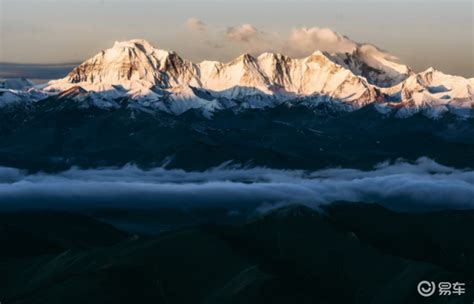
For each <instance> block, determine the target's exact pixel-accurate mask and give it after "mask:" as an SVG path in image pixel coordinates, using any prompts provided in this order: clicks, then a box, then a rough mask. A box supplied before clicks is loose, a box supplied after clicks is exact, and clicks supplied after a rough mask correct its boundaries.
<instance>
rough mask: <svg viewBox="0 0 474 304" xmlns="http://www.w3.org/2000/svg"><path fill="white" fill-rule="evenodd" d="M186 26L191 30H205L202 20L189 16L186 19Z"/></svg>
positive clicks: (205, 26)
mask: <svg viewBox="0 0 474 304" xmlns="http://www.w3.org/2000/svg"><path fill="white" fill-rule="evenodd" d="M186 27H187V28H189V29H191V30H196V31H201V32H206V31H207V25H206V23H204V21H202V20H200V19H197V18H194V17H191V18H189V19H188V20H186Z"/></svg>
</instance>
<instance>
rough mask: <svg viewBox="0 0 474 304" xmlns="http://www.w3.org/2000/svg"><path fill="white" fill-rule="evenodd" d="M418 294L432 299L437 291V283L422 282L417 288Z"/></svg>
mask: <svg viewBox="0 0 474 304" xmlns="http://www.w3.org/2000/svg"><path fill="white" fill-rule="evenodd" d="M417 290H418V293H419V294H420V296H422V297H426V298H427V297H431V296H432V295H434V293H435V291H436V284H435V282H428V281H421V282H420V283H418V287H417Z"/></svg>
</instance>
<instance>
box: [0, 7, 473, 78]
mask: <svg viewBox="0 0 474 304" xmlns="http://www.w3.org/2000/svg"><path fill="white" fill-rule="evenodd" d="M473 15H474V11H473V1H471V0H457V1H456V0H454V1H436V0H434V1H433V0H432V1H427V0H412V1H408V0H391V1H380V0H379V1H367V0H366V1H347V0H346V1H337V0H336V1H302V0H293V1H289V0H288V1H281V0H280V1H265V0H263V1H258V0H254V1H249V0H243V1H242V0H240V1H236V0H221V1H217V0H215V1H209V0H208V1H199V0H195V1H192V0H187V1H184V0H173V1H164V0H163V1H151V0H139V1H125V0H0V63H35V64H52V63H55V64H58V63H71V62H81V61H83V60H85V59H87V58H89V57H91V56H92V55H94V54H96V53H98V52H99V51H100V50H102V49H106V48H109V47H111V46H112V45H113V42H114V41H116V40H127V39H133V38H144V39H147V40H148V41H150V42H151V43H152V44H153V45H154V46H155V47H157V48H162V49H168V50H175V51H177V52H178V53H179V54H180V55H181V56H182V57H184V58H187V59H190V60H193V61H201V60H204V59H213V60H221V61H229V60H231V59H232V58H234V57H236V56H238V55H240V54H241V53H243V52H248V53H255V54H256V53H259V52H262V51H275V52H282V53H288V55H290V56H303V55H305V54H306V53H308V52H309V53H311V52H312V51H314V50H311V48H312V47H314V45H312V44H308V43H300V44H298V43H296V44H295V41H296V40H297V39H304V38H305V37H306V36H305V35H310V34H311V35H316V36H317V37H320V36H318V35H321V33H323V34H322V35H323V36H324V35H326V34H324V33H327V32H326V31H325V29H326V28H329V29H332V30H333V31H336V32H337V33H339V34H341V35H344V36H347V37H348V38H349V39H351V40H352V41H356V42H359V43H371V44H374V45H376V46H377V47H379V48H381V49H383V50H385V51H387V52H389V53H390V54H392V55H394V56H396V57H398V58H399V61H400V62H402V63H405V64H408V65H409V66H411V67H413V68H414V69H415V71H421V70H424V69H426V68H428V67H430V66H433V67H435V68H437V69H439V70H441V71H443V72H446V73H449V74H456V75H462V76H467V77H474V38H473V36H474V34H473V32H474V23H473V18H474V17H473ZM302 35H303V38H302ZM312 37H313V36H312ZM313 38H314V37H313ZM5 66H6V65H5V64H3V65H0V69H2V67H3V68H4V67H5Z"/></svg>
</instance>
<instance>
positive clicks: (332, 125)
mask: <svg viewBox="0 0 474 304" xmlns="http://www.w3.org/2000/svg"><path fill="white" fill-rule="evenodd" d="M0 86H1V89H0V107H1V111H0V137H1V141H0V162H1V165H12V166H16V167H27V168H38V169H50V168H56V167H58V168H63V167H64V166H66V167H67V166H71V165H83V166H97V165H121V164H125V163H128V162H138V163H140V164H143V165H146V166H156V165H160V164H162V162H163V161H165V160H166V162H167V163H168V164H169V165H170V166H175V167H184V168H192V169H205V168H208V167H209V166H214V165H218V164H220V163H222V162H224V161H229V160H232V161H235V162H238V163H249V162H250V163H253V164H257V165H268V166H272V167H284V168H286V167H291V168H311V169H314V168H321V167H327V166H352V167H354V166H357V167H370V166H372V165H373V164H375V163H377V162H379V161H384V160H387V159H396V158H400V157H403V158H407V159H416V158H418V157H421V156H428V157H431V158H433V159H435V160H437V161H439V162H442V163H446V164H449V165H453V166H461V167H466V166H471V167H472V166H473V159H474V158H473V157H472V156H473V155H474V148H473V145H474V131H473V130H474V129H473V127H472V126H473V104H474V94H473V90H474V89H473V87H474V79H473V78H471V79H466V78H462V77H458V76H451V75H446V74H443V73H442V72H439V71H437V70H435V69H433V68H430V69H428V70H426V71H424V72H421V73H418V74H417V73H415V72H414V71H413V70H412V69H411V68H409V67H407V66H405V65H402V64H399V63H396V62H393V61H390V60H389V59H387V58H386V57H383V56H382V57H378V56H377V52H366V51H364V50H363V49H361V48H356V49H355V50H354V51H353V52H351V53H327V52H320V51H316V52H314V53H313V54H312V55H310V56H308V57H306V58H299V59H294V58H290V57H287V56H285V55H282V54H271V53H264V54H261V55H260V56H258V57H253V56H251V55H248V54H244V55H242V56H240V57H238V58H236V59H234V60H233V61H231V62H229V63H220V62H215V61H203V62H201V63H192V62H190V61H188V60H185V59H183V58H181V57H180V56H179V55H178V54H177V53H175V52H168V51H164V50H160V49H156V48H154V47H153V46H152V45H150V44H149V43H148V42H146V41H144V40H131V41H125V42H117V43H115V45H114V46H113V47H112V48H110V49H107V50H104V51H101V52H100V53H99V54H97V55H96V56H94V57H93V58H91V59H89V60H87V61H85V62H84V63H82V64H81V65H79V66H77V67H76V68H74V69H73V70H72V71H71V72H70V73H69V74H68V75H67V76H66V77H65V78H63V79H58V80H53V81H50V82H49V83H47V84H44V85H38V86H34V85H33V84H32V83H30V82H29V81H27V80H25V79H17V80H5V81H2V82H1V83H0ZM453 155H456V157H453Z"/></svg>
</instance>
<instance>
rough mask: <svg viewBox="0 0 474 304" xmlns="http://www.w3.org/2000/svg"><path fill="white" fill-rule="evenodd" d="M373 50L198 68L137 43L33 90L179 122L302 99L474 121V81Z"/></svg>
mask: <svg viewBox="0 0 474 304" xmlns="http://www.w3.org/2000/svg"><path fill="white" fill-rule="evenodd" d="M370 47H371V46H367V45H363V46H361V47H358V48H357V49H355V50H354V51H353V52H352V53H345V54H328V53H325V52H320V51H316V52H314V53H313V54H312V55H310V56H308V57H306V58H300V59H293V58H290V57H287V56H284V55H281V54H272V53H264V54H261V55H260V56H258V57H253V56H251V55H248V54H244V55H241V56H239V57H238V58H236V59H234V60H232V61H231V62H229V63H221V62H216V61H203V62H201V63H198V64H195V63H192V62H190V61H188V60H185V59H182V58H181V57H180V56H178V54H176V53H175V52H168V51H164V50H159V49H156V48H154V47H153V46H152V45H151V44H150V43H148V42H147V41H145V40H130V41H124V42H116V43H115V44H114V46H113V47H112V48H110V49H108V50H104V51H101V52H100V53H99V54H97V55H95V56H94V57H92V58H91V59H89V60H87V61H85V62H84V63H82V64H81V65H79V66H77V67H76V68H75V69H73V71H71V72H70V73H69V74H68V75H67V76H66V77H65V78H63V79H58V80H53V81H50V82H49V83H48V84H46V85H45V86H44V87H41V88H40V87H36V88H35V89H34V90H38V89H39V90H40V91H41V92H43V93H42V94H43V95H42V96H37V97H38V98H41V97H43V98H44V97H45V96H50V95H54V94H58V95H57V96H60V97H68V96H69V95H68V94H72V95H71V96H69V97H73V98H74V99H76V100H78V101H79V102H80V101H81V100H88V105H94V106H97V107H103V108H110V107H114V103H111V101H113V100H116V99H119V98H128V99H131V101H132V102H136V103H138V104H139V105H140V107H139V108H148V109H152V110H161V111H165V112H168V113H171V114H175V115H180V114H182V113H184V112H186V111H187V110H189V109H201V110H202V112H203V114H204V115H205V116H206V117H209V118H211V117H212V113H214V112H215V111H219V110H222V109H226V108H231V107H232V108H235V107H237V108H265V107H274V106H277V105H279V104H281V103H283V102H287V103H288V102H289V103H291V102H292V101H293V100H294V101H296V100H298V101H299V102H300V101H301V100H302V99H303V100H304V102H302V103H301V102H300V104H303V105H307V106H308V107H312V106H314V105H317V104H318V103H320V102H326V103H330V104H334V105H335V106H336V107H337V108H339V109H341V108H342V109H344V110H346V111H350V110H355V109H358V108H361V107H363V106H365V105H367V104H372V103H375V104H376V105H377V106H376V109H378V110H379V111H380V112H383V113H385V114H388V113H392V112H393V113H395V115H396V116H397V117H401V118H403V117H407V116H410V115H413V114H414V113H418V112H421V113H423V114H424V115H426V116H428V117H430V118H438V117H440V115H441V114H442V113H444V112H448V111H449V112H451V113H454V114H456V115H458V116H461V117H469V116H470V115H471V113H472V108H473V104H474V101H473V99H474V98H473V96H474V79H472V78H471V79H465V78H462V77H457V76H451V75H445V74H443V73H441V72H439V71H436V70H434V69H428V70H427V71H424V72H422V73H419V74H415V73H414V72H413V71H412V70H411V69H410V68H409V67H407V66H405V65H401V64H398V63H395V62H392V61H390V60H389V57H387V56H385V55H384V56H381V55H379V54H380V52H374V51H372V50H371V49H370ZM361 75H365V76H366V77H367V78H366V77H363V76H361ZM374 83H378V84H379V85H375V84H374ZM78 88H80V90H82V91H80V92H79V91H78ZM30 90H31V89H30ZM3 91H4V90H3ZM65 92H66V93H65ZM12 94H13V95H14V96H13V97H12V96H11V95H12ZM25 94H26V95H28V93H26V92H25V91H22V90H9V91H8V92H6V93H5V92H3V94H2V91H0V101H1V100H3V99H5V100H6V99H9V100H10V102H12V100H14V101H13V102H15V100H16V99H17V97H18V99H22V98H25V97H23V96H24V95H25ZM38 98H33V99H36V100H39V99H38ZM30 99H32V98H31V97H30Z"/></svg>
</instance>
